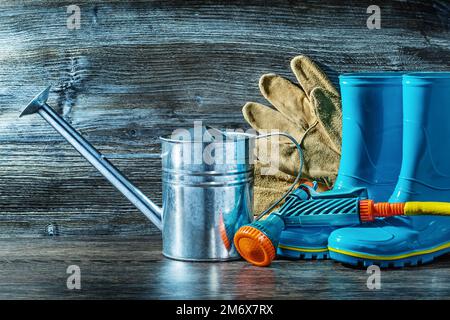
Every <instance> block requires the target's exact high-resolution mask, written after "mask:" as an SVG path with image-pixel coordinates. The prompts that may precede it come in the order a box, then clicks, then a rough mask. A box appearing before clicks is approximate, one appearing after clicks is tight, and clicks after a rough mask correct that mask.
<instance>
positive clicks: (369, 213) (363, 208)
mask: <svg viewBox="0 0 450 320" xmlns="http://www.w3.org/2000/svg"><path fill="white" fill-rule="evenodd" d="M373 209H374V207H373V200H360V201H359V218H360V219H361V222H371V221H373V220H374V219H375V217H374V212H373V211H374V210H373Z"/></svg>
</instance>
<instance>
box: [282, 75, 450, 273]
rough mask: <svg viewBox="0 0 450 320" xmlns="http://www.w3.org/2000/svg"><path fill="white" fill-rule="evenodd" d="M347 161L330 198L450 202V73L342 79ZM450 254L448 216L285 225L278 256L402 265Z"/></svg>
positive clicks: (419, 262)
mask: <svg viewBox="0 0 450 320" xmlns="http://www.w3.org/2000/svg"><path fill="white" fill-rule="evenodd" d="M339 80H340V86H341V96H342V106H343V141H342V157H341V162H340V167H339V172H338V177H337V180H336V182H335V185H334V187H333V189H332V190H330V191H327V192H324V193H322V195H321V196H323V197H327V198H340V197H359V198H362V199H365V198H367V199H372V200H374V201H389V202H406V201H442V202H450V72H418V73H409V74H401V73H389V72H387V73H359V74H358V73H355V74H344V75H342V76H340V79H339ZM448 251H450V217H444V216H415V217H404V216H401V217H391V218H386V219H378V220H376V221H375V222H372V223H365V224H361V225H358V226H352V227H346V228H341V229H335V228H333V227H329V226H324V227H298V228H297V227H288V228H287V229H285V230H284V231H283V233H282V234H281V238H280V242H279V246H278V251H277V253H278V255H280V256H284V257H289V258H296V259H298V258H303V259H313V258H316V259H325V258H328V257H330V258H332V259H334V260H337V261H340V262H342V263H345V264H351V265H362V266H369V265H373V264H375V265H379V266H381V267H403V266H406V265H419V264H422V263H427V262H430V261H432V260H434V259H435V258H436V257H438V256H440V255H443V254H444V253H446V252H448Z"/></svg>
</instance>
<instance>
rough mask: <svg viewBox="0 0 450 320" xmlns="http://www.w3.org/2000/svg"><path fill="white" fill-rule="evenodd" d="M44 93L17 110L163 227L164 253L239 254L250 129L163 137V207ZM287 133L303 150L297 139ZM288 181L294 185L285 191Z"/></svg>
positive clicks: (247, 214) (245, 217)
mask: <svg viewBox="0 0 450 320" xmlns="http://www.w3.org/2000/svg"><path fill="white" fill-rule="evenodd" d="M49 92H50V87H48V88H47V89H46V90H44V91H42V92H41V93H40V94H39V95H37V96H36V97H35V98H34V99H33V100H32V101H31V102H30V103H29V104H28V106H27V107H26V108H25V109H24V110H23V111H22V113H21V115H20V116H24V115H29V114H33V113H38V114H39V115H41V116H42V117H43V118H44V119H45V120H46V121H47V122H48V123H49V124H50V125H51V126H52V127H53V128H55V129H56V131H58V133H59V134H61V135H62V136H63V137H64V138H65V139H66V140H67V141H68V142H69V143H70V144H71V145H72V146H73V147H74V148H75V149H76V150H77V151H78V152H79V153H80V154H81V155H82V156H83V157H85V158H86V160H88V161H89V162H90V163H91V164H92V165H93V166H94V167H95V168H96V169H97V170H98V171H99V172H100V173H101V174H102V175H103V176H104V177H105V178H106V179H108V181H109V182H110V183H111V184H112V185H114V186H115V187H116V188H117V190H119V191H120V192H121V193H122V194H123V195H124V196H125V197H126V198H127V199H128V200H129V201H130V202H131V203H133V204H134V205H135V206H136V208H138V209H139V210H140V211H141V212H142V213H143V214H144V215H145V216H146V217H147V218H148V219H149V220H150V221H151V222H152V223H153V224H154V225H155V226H156V227H158V229H160V230H162V237H163V254H164V255H165V256H166V257H169V258H173V259H178V260H191V261H225V260H233V259H237V258H239V254H238V252H237V250H236V248H235V246H234V244H233V237H234V234H235V232H236V231H237V230H238V229H239V228H240V227H241V226H243V225H245V224H248V223H250V222H251V221H252V220H253V161H252V157H251V156H252V151H253V143H254V138H255V136H254V135H249V134H244V133H242V134H240V133H223V132H222V131H219V130H217V129H212V128H211V129H212V133H211V132H210V130H208V132H204V131H205V130H204V128H203V129H200V132H199V133H197V137H196V132H194V134H193V137H192V131H179V132H177V133H176V134H173V135H172V136H171V137H166V138H163V137H162V138H160V140H161V144H162V148H161V149H162V152H161V158H162V181H163V192H162V194H163V208H160V207H158V206H157V205H156V204H155V203H153V202H152V201H151V200H150V199H149V198H148V197H146V196H145V195H144V194H143V193H142V192H141V191H140V190H139V189H138V188H137V187H135V186H134V185H133V184H132V183H131V182H130V181H128V180H127V179H126V178H125V177H124V175H123V174H122V173H121V172H120V171H119V170H118V169H117V168H115V167H114V166H113V165H112V164H111V163H110V162H109V161H108V159H107V158H106V157H105V156H104V155H102V154H101V153H100V152H99V151H97V150H96V149H95V148H94V147H93V146H92V145H91V144H90V143H89V142H88V141H87V140H85V139H84V138H83V137H82V136H81V135H80V134H79V133H78V132H77V131H76V130H75V129H74V128H72V127H71V126H70V125H69V124H68V123H67V122H66V121H65V120H64V119H63V118H61V117H60V116H59V115H58V114H57V113H56V112H55V111H54V110H53V109H52V108H51V107H50V106H49V105H48V104H47V103H46V101H47V99H48V95H49ZM195 130H196V129H195V128H194V131H195ZM206 133H208V134H206ZM279 134H281V135H285V134H283V133H279ZM198 135H200V137H201V138H200V139H198ZM266 136H269V135H266ZM286 136H288V135H286ZM259 137H262V136H259ZM288 138H289V139H291V140H293V142H294V143H295V144H296V146H297V149H298V150H300V149H299V148H300V147H299V146H298V144H297V142H296V141H295V139H294V138H292V137H290V136H288ZM299 172H301V168H300V171H299ZM299 176H300V174H299ZM299 176H298V178H299ZM297 181H298V179H296V182H297ZM293 187H294V184H293V185H292V187H291V188H290V189H289V190H288V191H287V192H286V194H285V196H287V195H288V193H289V192H290V191H291V190H292V189H293ZM285 196H283V197H282V198H284V197H285ZM282 198H281V199H280V200H278V201H277V202H276V203H274V204H273V205H272V206H271V207H270V208H268V209H267V210H266V211H265V212H268V211H269V210H270V209H272V208H273V207H274V206H275V205H276V204H278V203H279V202H280V201H281V200H282Z"/></svg>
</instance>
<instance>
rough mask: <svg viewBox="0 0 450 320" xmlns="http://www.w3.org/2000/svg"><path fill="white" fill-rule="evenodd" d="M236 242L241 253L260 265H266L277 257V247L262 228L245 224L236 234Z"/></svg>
mask: <svg viewBox="0 0 450 320" xmlns="http://www.w3.org/2000/svg"><path fill="white" fill-rule="evenodd" d="M234 244H235V246H236V249H237V250H238V252H239V254H240V255H241V256H242V258H244V259H245V260H247V261H248V262H250V263H251V264H254V265H255V266H258V267H266V266H268V265H269V264H270V263H271V262H272V261H273V260H274V259H275V247H274V245H273V244H272V241H270V239H269V237H267V236H266V235H265V234H264V233H263V232H262V231H261V230H258V229H256V228H254V227H252V226H243V227H242V228H240V229H239V230H238V231H237V232H236V235H235V236H234Z"/></svg>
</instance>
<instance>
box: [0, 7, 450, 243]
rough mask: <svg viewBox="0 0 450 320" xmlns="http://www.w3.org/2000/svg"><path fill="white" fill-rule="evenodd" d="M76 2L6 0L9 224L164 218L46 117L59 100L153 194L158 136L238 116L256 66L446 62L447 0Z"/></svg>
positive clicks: (142, 225)
mask: <svg viewBox="0 0 450 320" xmlns="http://www.w3.org/2000/svg"><path fill="white" fill-rule="evenodd" d="M73 3H74V1H9V0H6V1H5V0H4V1H2V2H1V3H0V208H1V212H0V237H5V238H8V237H12V238H16V237H23V236H30V237H36V236H45V235H46V226H47V225H48V224H50V223H54V224H56V225H57V227H58V232H59V234H60V236H70V235H72V236H73V235H78V236H79V235H86V236H92V235H126V236H132V235H149V234H152V233H155V232H156V230H155V228H153V227H152V226H151V224H150V223H149V222H147V221H146V219H145V218H144V217H143V216H142V215H141V214H140V213H139V212H138V211H137V210H136V209H134V207H133V206H132V205H130V204H129V203H128V202H127V200H125V199H124V198H123V197H122V196H121V195H120V194H119V193H118V192H117V191H115V189H114V188H113V187H111V186H110V185H109V184H108V183H107V182H106V181H105V180H104V179H103V178H102V177H101V176H100V175H99V174H98V173H97V172H96V171H95V170H94V169H93V168H91V167H90V165H89V164H88V163H87V162H86V161H85V160H84V159H82V158H81V157H80V156H79V155H78V154H77V153H76V151H74V150H73V149H72V147H71V146H69V145H68V144H67V143H66V142H65V141H63V139H62V138H61V137H60V136H59V135H58V134H56V133H55V132H54V131H53V129H52V128H51V127H49V126H48V125H47V124H46V123H45V122H44V121H43V120H42V119H41V118H40V117H38V116H30V117H27V118H23V119H20V120H19V119H18V114H19V112H20V110H21V109H22V108H23V107H24V106H25V105H26V103H27V102H28V100H30V99H31V98H32V97H33V96H34V95H35V94H36V93H38V92H39V91H40V90H42V89H43V88H44V87H45V86H47V85H48V84H52V85H53V89H52V93H51V98H50V102H49V103H50V105H52V106H54V107H55V108H56V109H57V110H58V112H60V113H61V114H62V115H64V117H65V118H66V119H67V120H69V121H70V122H71V123H72V124H73V126H74V127H75V128H77V129H79V130H80V131H81V132H82V133H83V134H84V135H85V136H86V137H87V138H88V139H89V140H90V141H91V142H92V143H93V144H94V145H95V146H97V147H98V149H99V150H101V151H102V152H104V153H105V154H107V155H110V156H111V157H113V158H114V159H113V160H112V161H113V162H114V163H115V164H116V165H117V166H118V167H119V168H120V169H121V170H123V171H124V172H125V173H126V174H127V175H128V176H129V178H130V179H131V180H132V181H134V182H135V183H136V184H137V185H138V186H140V187H141V188H142V189H143V190H144V191H145V193H146V194H148V195H149V196H150V197H151V198H152V199H154V200H156V201H157V202H158V203H159V202H160V200H161V192H160V189H161V183H160V163H159V160H158V153H159V143H158V136H159V135H162V134H167V133H170V132H171V131H172V130H173V129H174V128H177V127H180V126H183V127H188V126H191V125H192V122H193V121H194V120H203V121H204V122H207V123H208V124H210V125H215V126H218V127H242V126H245V123H244V121H243V119H242V116H241V112H240V110H241V107H242V105H243V104H244V103H245V102H246V101H247V100H254V101H259V102H264V100H263V98H262V97H261V96H260V94H259V92H258V86H257V83H258V78H259V76H260V75H261V74H263V73H266V72H275V73H279V74H282V75H284V76H287V77H289V78H291V79H292V78H293V76H292V74H291V73H290V70H289V60H290V59H291V58H292V57H293V56H295V55H297V54H306V55H309V56H311V57H312V58H314V59H315V60H316V61H317V62H318V63H319V64H320V65H321V66H322V67H323V68H324V69H325V70H326V71H327V72H328V74H329V75H330V76H331V78H332V79H333V81H334V82H336V79H337V75H338V74H339V73H342V72H349V71H361V70H443V69H446V70H449V69H450V62H449V58H450V36H449V7H450V4H449V2H448V1H444V0H442V1H425V0H424V1H390V2H386V1H378V5H380V7H381V19H382V21H381V27H382V28H381V29H380V30H369V29H368V28H367V27H366V19H367V17H368V16H369V14H367V13H366V8H367V7H368V6H369V5H370V4H372V3H373V1H357V0H352V1H340V0H334V1H319V0H309V1H189V2H187V1H186V2H182V1H139V2H138V1H133V2H129V3H128V2H124V1H120V2H119V1H85V2H83V1H77V2H76V4H78V5H79V6H80V8H81V28H80V29H79V30H69V29H67V27H66V19H67V17H68V14H67V13H66V7H67V5H70V4H73Z"/></svg>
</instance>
